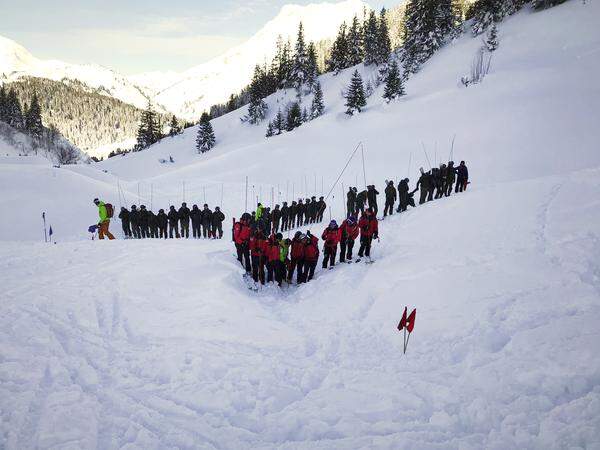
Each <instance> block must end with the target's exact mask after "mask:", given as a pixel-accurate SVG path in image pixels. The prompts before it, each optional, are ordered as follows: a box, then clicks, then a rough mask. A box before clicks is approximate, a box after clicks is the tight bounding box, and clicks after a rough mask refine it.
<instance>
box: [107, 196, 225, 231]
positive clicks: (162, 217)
mask: <svg viewBox="0 0 600 450" xmlns="http://www.w3.org/2000/svg"><path fill="white" fill-rule="evenodd" d="M119 219H121V226H122V228H123V234H124V235H125V239H146V238H155V239H167V237H168V238H170V239H173V238H174V237H175V238H177V239H179V238H185V239H187V238H189V237H190V228H191V229H192V233H191V236H192V238H194V239H200V238H204V239H221V238H222V237H223V221H224V220H225V214H223V212H222V211H221V208H219V207H218V206H216V207H215V210H214V211H211V210H210V209H209V207H208V205H207V204H204V207H203V208H202V209H200V208H198V205H193V206H192V209H189V208H188V206H187V203H185V202H183V203H182V204H181V207H180V208H179V209H175V206H173V205H171V207H170V208H169V212H168V213H165V210H164V209H159V210H158V214H154V212H152V211H151V210H148V209H146V206H145V205H140V207H139V208H137V206H136V205H131V210H128V209H127V208H125V207H121V211H120V213H119ZM190 224H191V227H190Z"/></svg>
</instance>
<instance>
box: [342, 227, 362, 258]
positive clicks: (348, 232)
mask: <svg viewBox="0 0 600 450" xmlns="http://www.w3.org/2000/svg"><path fill="white" fill-rule="evenodd" d="M358 231H359V230H358V224H357V223H356V217H354V216H350V217H348V219H346V220H344V221H343V222H342V226H340V262H346V260H348V261H351V260H352V249H353V248H354V241H355V240H356V238H357V237H358Z"/></svg>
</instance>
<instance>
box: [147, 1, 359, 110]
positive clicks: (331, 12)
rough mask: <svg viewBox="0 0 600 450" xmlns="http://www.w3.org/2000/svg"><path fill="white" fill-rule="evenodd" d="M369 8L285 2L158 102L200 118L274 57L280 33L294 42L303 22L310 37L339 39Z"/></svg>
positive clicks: (353, 4)
mask: <svg viewBox="0 0 600 450" xmlns="http://www.w3.org/2000/svg"><path fill="white" fill-rule="evenodd" d="M365 8H366V9H367V10H368V9H369V7H368V5H367V4H366V3H365V2H363V1H362V0H345V1H342V2H338V3H315V4H310V5H307V6H299V5H286V6H284V7H283V8H282V9H281V11H280V13H279V14H278V15H277V16H276V17H275V18H274V19H273V20H271V21H269V22H268V23H267V24H266V25H265V26H264V27H263V28H262V29H261V30H260V31H258V33H256V34H255V35H254V36H253V37H252V38H250V39H249V40H248V41H247V42H245V43H243V44H241V45H239V46H237V47H235V48H233V49H231V50H229V51H228V52H226V53H225V54H224V55H222V56H219V57H217V58H215V59H213V60H211V61H209V62H207V63H205V64H201V65H199V66H197V67H193V68H191V69H190V70H187V71H186V72H184V73H183V74H181V76H180V79H179V80H178V81H177V82H176V83H174V84H173V85H172V86H169V87H168V88H166V89H163V90H161V91H160V93H159V94H158V95H157V96H156V101H157V102H158V103H161V104H164V105H165V106H166V108H168V109H169V110H170V111H173V112H174V113H175V114H177V115H178V116H180V117H185V118H187V119H190V120H193V119H198V118H199V117H200V115H201V114H202V112H203V111H205V110H208V109H209V108H210V107H211V106H212V105H215V104H218V103H223V102H225V101H226V100H227V98H228V97H229V95H230V94H232V93H235V92H238V91H239V90H241V89H242V88H243V87H244V86H246V85H247V84H248V83H249V82H250V79H251V78H252V72H253V70H254V66H255V65H256V64H262V63H263V62H265V61H270V60H271V58H272V57H273V55H274V54H275V44H276V41H277V37H278V36H281V37H282V38H283V39H284V40H286V39H288V38H289V39H290V40H291V41H292V42H294V41H295V39H296V33H297V30H298V24H299V23H300V22H302V24H303V25H304V31H305V38H306V40H307V41H311V40H312V41H319V40H322V39H328V38H334V37H335V35H336V33H337V31H338V28H339V26H340V25H341V23H342V22H344V21H345V22H346V23H349V22H350V21H352V17H354V15H358V16H359V17H362V14H363V11H364V10H365Z"/></svg>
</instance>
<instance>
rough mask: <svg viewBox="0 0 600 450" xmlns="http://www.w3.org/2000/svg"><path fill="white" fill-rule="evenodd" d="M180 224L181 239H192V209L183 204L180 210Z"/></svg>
mask: <svg viewBox="0 0 600 450" xmlns="http://www.w3.org/2000/svg"><path fill="white" fill-rule="evenodd" d="M178 212H179V223H180V224H181V237H182V238H186V239H188V238H189V237H190V208H188V207H187V203H185V202H183V203H182V204H181V208H179V211H178Z"/></svg>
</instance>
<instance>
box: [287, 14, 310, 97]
mask: <svg viewBox="0 0 600 450" xmlns="http://www.w3.org/2000/svg"><path fill="white" fill-rule="evenodd" d="M307 69H308V54H307V52H306V44H305V43H304V28H303V26H302V22H300V25H298V36H297V38H296V46H295V49H294V59H293V63H292V73H291V81H292V85H293V86H294V88H295V89H296V91H297V92H298V94H299V95H300V94H301V90H302V86H303V85H304V84H305V83H306V79H307V71H308V70H307Z"/></svg>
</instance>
